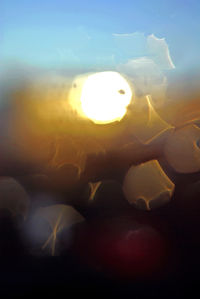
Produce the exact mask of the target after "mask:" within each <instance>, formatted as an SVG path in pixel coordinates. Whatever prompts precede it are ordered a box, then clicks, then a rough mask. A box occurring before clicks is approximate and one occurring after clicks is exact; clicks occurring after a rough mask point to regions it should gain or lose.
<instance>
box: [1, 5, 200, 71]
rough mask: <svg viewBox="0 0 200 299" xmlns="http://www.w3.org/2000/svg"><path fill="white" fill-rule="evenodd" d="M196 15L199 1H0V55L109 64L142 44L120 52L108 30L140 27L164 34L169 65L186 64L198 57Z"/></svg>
mask: <svg viewBox="0 0 200 299" xmlns="http://www.w3.org/2000/svg"><path fill="white" fill-rule="evenodd" d="M199 17H200V1H199V0H166V1H163V0H153V1H152V0H146V1H145V0H137V1H134V0H119V1H117V0H101V1H99V0H90V1H89V0H87V1H84V0H77V1H67V0H56V1H55V0H54V1H51V0H42V1H41V0H1V4H0V60H1V61H2V60H4V61H8V62H9V61H13V62H15V61H20V62H23V63H28V64H33V65H38V66H44V67H65V66H69V65H71V66H74V65H92V66H93V65H95V66H98V65H101V64H104V65H107V66H108V67H109V65H112V63H113V61H114V60H115V63H116V61H117V60H119V61H120V59H121V60H123V58H124V59H125V60H126V59H131V58H132V57H131V55H132V52H131V51H133V57H134V55H136V56H137V55H139V56H140V53H139V52H138V51H140V48H141V47H142V46H141V40H138V45H136V44H134V47H135V49H136V50H132V45H131V46H130V49H128V50H129V51H128V52H126V53H125V54H123V51H121V47H120V45H119V44H118V45H116V43H115V40H114V39H113V35H112V34H113V33H121V34H126V33H133V32H141V33H143V34H144V35H145V36H146V35H149V34H152V33H153V34H154V35H155V36H157V37H159V38H162V37H165V38H166V42H167V44H168V46H169V49H170V53H171V57H172V60H173V62H174V63H175V65H176V66H182V65H187V66H188V65H190V64H191V65H192V64H195V63H197V62H198V60H199V53H200V22H199ZM134 43H137V41H135V40H134ZM134 51H136V52H137V53H134ZM141 52H142V51H141ZM123 55H125V56H126V57H122V56H123ZM143 55H144V53H141V56H143Z"/></svg>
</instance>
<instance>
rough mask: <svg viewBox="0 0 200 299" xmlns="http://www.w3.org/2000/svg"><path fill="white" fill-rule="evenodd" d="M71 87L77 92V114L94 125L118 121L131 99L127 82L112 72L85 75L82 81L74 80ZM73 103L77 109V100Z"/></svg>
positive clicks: (130, 91)
mask: <svg viewBox="0 0 200 299" xmlns="http://www.w3.org/2000/svg"><path fill="white" fill-rule="evenodd" d="M80 85H81V86H80ZM73 87H74V88H75V89H76V90H79V92H78V93H76V96H77V95H78V96H79V97H80V99H79V101H78V102H79V103H80V106H81V107H80V108H79V112H80V111H81V114H82V115H84V116H85V117H87V118H89V119H90V120H92V121H93V122H94V123H96V124H107V123H111V122H114V121H120V120H121V119H122V118H123V116H124V115H125V113H126V108H127V106H128V105H129V104H130V101H131V98H132V90H131V87H130V85H129V83H128V81H127V80H126V79H125V78H124V77H123V76H122V75H121V74H119V73H117V72H112V71H105V72H99V73H94V74H90V75H87V76H86V77H85V78H84V79H81V80H80V79H79V80H75V81H74V83H73ZM73 95H74V96H75V92H74V93H73ZM75 102H76V107H77V99H76V100H75V99H74V103H75Z"/></svg>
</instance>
